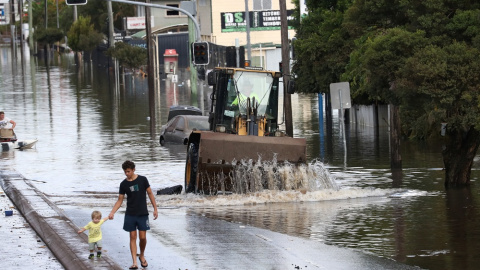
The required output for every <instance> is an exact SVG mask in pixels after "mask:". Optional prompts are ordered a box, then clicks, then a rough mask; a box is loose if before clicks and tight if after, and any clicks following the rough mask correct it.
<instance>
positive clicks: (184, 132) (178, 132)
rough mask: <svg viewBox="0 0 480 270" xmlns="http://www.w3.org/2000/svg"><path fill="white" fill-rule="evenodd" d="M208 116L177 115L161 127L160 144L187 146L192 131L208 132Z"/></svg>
mask: <svg viewBox="0 0 480 270" xmlns="http://www.w3.org/2000/svg"><path fill="white" fill-rule="evenodd" d="M209 129H210V126H209V123H208V116H201V115H177V116H175V117H173V118H172V119H170V121H168V122H167V123H166V124H165V125H163V126H162V130H161V131H160V144H161V145H165V144H166V143H172V144H187V143H188V136H190V133H192V131H194V130H202V131H205V130H209Z"/></svg>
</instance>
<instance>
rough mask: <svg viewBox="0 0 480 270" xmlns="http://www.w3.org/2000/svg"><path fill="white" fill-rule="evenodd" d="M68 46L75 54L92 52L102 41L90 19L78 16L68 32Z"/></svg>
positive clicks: (101, 36)
mask: <svg viewBox="0 0 480 270" xmlns="http://www.w3.org/2000/svg"><path fill="white" fill-rule="evenodd" d="M67 36H68V46H69V47H70V48H71V49H72V50H73V51H75V52H80V51H92V50H93V49H94V48H95V47H96V46H97V45H98V44H100V43H101V42H102V41H103V35H102V34H100V33H98V32H97V31H95V29H94V27H93V24H91V23H90V17H82V16H80V17H79V18H78V20H77V21H76V22H75V23H73V25H72V27H71V28H70V30H69V31H68V35H67Z"/></svg>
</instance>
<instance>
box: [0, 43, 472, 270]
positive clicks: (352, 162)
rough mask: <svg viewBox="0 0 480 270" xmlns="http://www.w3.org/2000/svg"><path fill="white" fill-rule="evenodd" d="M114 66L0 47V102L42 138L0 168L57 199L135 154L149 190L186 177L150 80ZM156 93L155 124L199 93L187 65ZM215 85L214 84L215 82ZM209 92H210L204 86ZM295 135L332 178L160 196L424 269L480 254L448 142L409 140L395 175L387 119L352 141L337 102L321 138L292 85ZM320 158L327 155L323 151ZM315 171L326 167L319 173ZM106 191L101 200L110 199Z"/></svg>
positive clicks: (23, 128)
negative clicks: (448, 177) (450, 183)
mask: <svg viewBox="0 0 480 270" xmlns="http://www.w3.org/2000/svg"><path fill="white" fill-rule="evenodd" d="M108 78H111V75H110V74H109V73H108V70H104V69H97V68H96V67H95V66H92V65H89V64H85V65H83V66H76V65H75V64H74V62H73V58H71V57H54V58H52V61H51V63H50V65H49V68H46V67H45V65H44V64H43V63H42V62H38V59H36V58H28V59H26V60H25V64H24V65H21V64H20V63H18V62H15V61H13V60H12V59H11V57H10V54H9V49H8V48H0V89H1V90H0V104H2V105H1V108H0V110H4V111H6V115H7V117H9V118H11V119H13V120H15V121H16V122H17V127H16V129H15V131H16V133H17V136H18V137H19V138H20V139H38V140H39V141H38V143H37V146H36V148H35V149H31V150H25V151H9V152H2V153H1V156H0V166H1V167H2V169H14V170H17V171H18V172H19V173H21V174H23V175H24V176H25V177H27V178H30V179H33V180H35V181H34V184H35V185H36V186H37V187H38V188H39V189H40V190H41V191H42V192H44V193H45V194H47V195H48V196H50V197H51V198H54V200H55V202H56V203H58V204H59V206H60V207H61V206H62V205H71V206H76V207H78V208H85V207H91V204H92V202H91V201H90V200H87V201H82V200H81V199H82V198H87V199H88V198H90V196H95V195H99V194H101V195H102V196H105V194H115V193H116V192H117V189H118V182H119V181H120V180H121V179H123V178H124V175H123V172H122V171H121V167H120V166H121V163H122V162H123V161H124V160H126V159H132V160H134V161H135V162H136V164H137V173H139V174H142V175H145V176H147V177H148V179H149V181H150V183H151V185H152V187H153V189H154V190H157V189H160V188H163V187H168V186H172V185H178V184H183V181H184V180H183V179H184V168H185V152H186V151H185V150H186V149H185V146H184V145H178V146H168V147H162V146H160V144H159V143H158V140H157V138H155V137H153V138H152V136H151V134H150V130H149V122H148V121H149V120H148V119H147V117H148V116H149V110H148V91H147V80H146V78H141V77H137V76H133V75H131V74H127V75H125V76H123V77H122V78H121V80H120V81H121V83H122V85H121V87H120V88H119V91H115V88H114V87H113V85H112V83H111V80H109V79H108ZM161 89H162V90H161V91H160V92H157V93H156V97H155V98H156V101H157V105H156V106H157V107H156V112H155V113H156V116H157V117H156V118H157V123H156V127H157V129H158V130H157V132H158V131H159V130H160V128H161V125H162V124H164V123H165V122H166V118H167V112H168V107H169V106H171V105H174V104H192V105H196V104H195V103H194V102H192V100H195V99H196V97H194V96H193V95H192V94H191V93H190V91H189V88H188V81H187V76H181V77H180V79H179V81H178V83H173V82H171V81H168V80H165V81H162V83H161ZM208 94H209V93H208ZM208 94H206V95H205V97H208V96H209V95H208ZM292 103H293V117H294V123H295V124H294V133H295V136H298V137H305V138H306V139H307V157H308V160H309V162H312V163H313V164H315V162H317V160H320V161H323V162H324V163H323V164H322V167H323V166H325V168H327V169H328V174H329V178H334V179H335V181H334V184H335V186H338V190H337V188H336V187H328V186H323V187H322V188H321V189H320V190H318V189H310V190H308V191H307V192H306V193H305V194H302V192H300V191H276V190H273V191H271V190H270V191H260V192H254V193H250V194H243V195H238V194H236V195H231V196H209V197H203V196H196V195H192V194H189V195H173V196H158V199H157V200H158V203H159V205H160V207H164V208H169V207H173V208H175V207H185V208H188V210H187V211H188V212H189V213H190V214H198V215H205V216H207V217H209V218H212V219H219V220H225V221H228V222H235V223H241V224H248V225H252V226H256V227H261V228H266V229H269V230H272V231H277V232H281V233H285V234H291V235H295V236H300V237H306V238H311V239H315V240H318V241H322V242H325V243H327V244H331V245H336V246H342V247H349V248H355V249H359V250H362V251H364V252H368V253H373V254H376V255H378V256H383V257H387V258H391V259H394V260H397V261H401V262H405V263H407V264H411V265H418V266H420V267H422V268H427V269H475V268H476V267H477V266H478V264H479V263H480V258H479V257H478V255H477V253H478V250H480V247H479V245H480V244H479V243H480V216H479V213H478V211H477V210H476V209H478V208H479V203H478V198H477V196H478V194H479V189H478V187H477V186H476V185H475V183H476V182H477V179H478V164H476V165H475V166H476V167H474V171H473V172H472V179H473V186H472V188H471V189H468V190H449V191H448V192H446V191H445V190H444V188H443V173H444V172H443V171H442V160H441V155H440V151H441V146H442V145H441V142H432V143H429V144H426V143H414V142H403V144H402V146H401V147H402V160H403V167H404V170H403V173H402V175H400V176H399V177H398V178H396V180H395V181H394V179H393V177H392V175H391V172H390V169H389V166H390V162H389V148H388V130H386V129H385V130H382V129H380V130H379V131H378V133H376V132H375V131H374V130H373V129H372V128H369V127H363V126H357V125H355V124H350V125H348V126H347V127H346V132H347V138H346V145H347V149H344V145H343V141H342V138H341V136H340V134H339V130H340V129H339V124H338V118H336V115H337V113H336V112H334V116H335V118H334V119H333V121H332V127H331V130H328V131H326V132H325V133H326V134H325V137H324V145H323V147H322V146H321V145H320V137H321V136H320V134H319V133H318V130H319V122H318V118H319V117H318V100H317V97H316V96H312V95H293V96H292ZM316 164H320V163H316ZM318 180H320V179H318ZM110 200H111V199H106V201H105V202H102V203H104V206H105V207H106V206H107V205H109V204H111V201H110Z"/></svg>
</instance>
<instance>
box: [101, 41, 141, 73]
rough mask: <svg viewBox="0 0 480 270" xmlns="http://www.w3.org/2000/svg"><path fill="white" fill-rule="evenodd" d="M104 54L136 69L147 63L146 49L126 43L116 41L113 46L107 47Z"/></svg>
mask: <svg viewBox="0 0 480 270" xmlns="http://www.w3.org/2000/svg"><path fill="white" fill-rule="evenodd" d="M106 54H107V55H108V56H110V57H114V58H116V59H117V60H118V61H119V62H120V64H121V65H122V66H124V67H127V68H132V69H137V68H140V67H141V66H143V65H146V64H147V50H146V49H144V48H140V47H137V46H131V45H130V44H128V43H124V42H117V43H115V47H113V48H109V49H108V50H107V52H106Z"/></svg>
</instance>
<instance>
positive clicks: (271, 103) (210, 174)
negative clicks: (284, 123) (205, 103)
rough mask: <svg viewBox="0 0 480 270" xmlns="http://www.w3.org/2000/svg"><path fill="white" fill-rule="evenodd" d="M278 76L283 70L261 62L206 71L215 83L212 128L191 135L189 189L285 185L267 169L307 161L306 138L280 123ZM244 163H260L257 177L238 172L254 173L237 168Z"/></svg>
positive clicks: (235, 189)
mask: <svg viewBox="0 0 480 270" xmlns="http://www.w3.org/2000/svg"><path fill="white" fill-rule="evenodd" d="M280 77H281V73H280V72H275V71H265V70H261V69H258V68H231V67H218V68H215V69H214V70H213V71H211V72H210V73H209V74H208V84H209V85H211V86H213V92H212V94H211V95H210V99H211V108H210V115H209V123H210V131H194V132H192V133H191V135H190V137H189V139H188V147H187V161H186V167H185V191H186V192H187V193H190V192H194V193H203V194H218V193H223V194H225V193H228V192H235V193H238V192H246V191H249V190H259V189H284V188H285V187H286V184H285V183H278V182H276V183H274V184H272V183H271V182H272V181H271V179H270V180H268V179H267V178H268V177H269V176H268V175H270V177H271V175H275V174H277V175H278V172H279V171H280V168H281V167H282V166H284V165H286V164H288V166H290V167H292V166H293V167H295V166H296V165H299V164H305V162H306V142H305V139H304V138H292V137H287V136H285V133H284V132H283V131H281V130H280V129H279V124H280V123H279V117H278V103H279V102H278V98H279V78H280ZM262 162H264V164H267V163H268V164H269V166H268V167H269V168H268V170H267V169H265V168H264V167H262V166H263V165H260V164H259V163H262ZM242 164H243V165H244V166H249V167H255V168H256V173H257V174H259V176H258V177H257V178H258V180H259V182H258V181H257V183H253V182H251V181H250V182H242V181H241V179H242V178H244V177H243V176H244V175H243V176H242V175H239V172H241V173H242V174H249V173H253V172H249V171H248V170H241V171H240V170H237V167H238V166H241V165H242ZM239 179H240V180H239Z"/></svg>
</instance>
